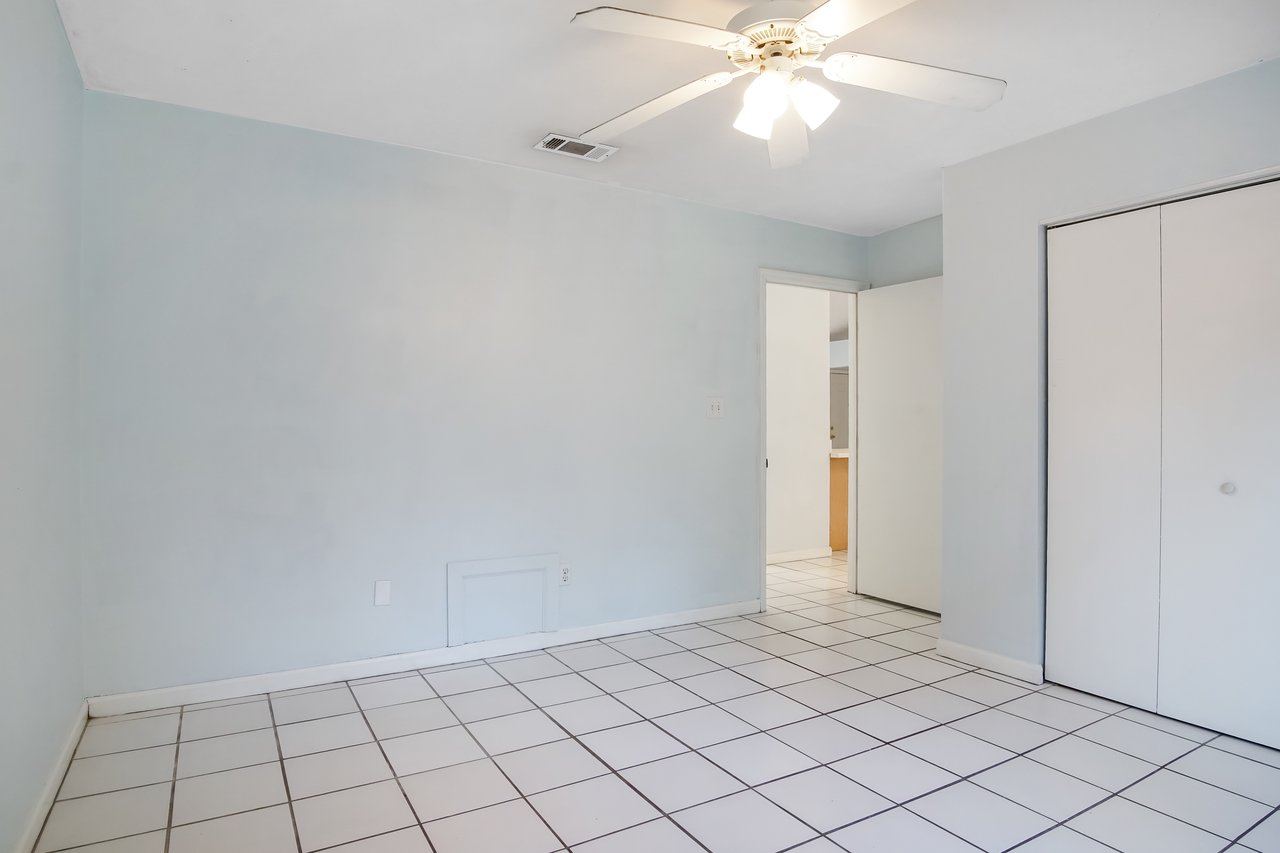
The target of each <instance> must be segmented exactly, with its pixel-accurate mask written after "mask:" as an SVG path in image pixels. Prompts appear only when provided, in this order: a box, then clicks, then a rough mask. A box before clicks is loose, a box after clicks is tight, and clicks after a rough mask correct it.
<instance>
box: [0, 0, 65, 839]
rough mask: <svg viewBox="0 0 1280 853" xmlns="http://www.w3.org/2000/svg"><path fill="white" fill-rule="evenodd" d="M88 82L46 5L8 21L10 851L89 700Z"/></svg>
mask: <svg viewBox="0 0 1280 853" xmlns="http://www.w3.org/2000/svg"><path fill="white" fill-rule="evenodd" d="M80 99H81V86H80V76H79V73H78V72H77V71H76V66H75V62H74V61H73V60H72V57H71V50H70V48H69V47H68V45H67V41H66V36H65V35H64V34H63V31H62V25H61V23H60V22H59V20H58V13H57V9H56V7H55V6H54V4H53V3H52V2H51V0H50V1H49V2H44V0H10V2H6V3H5V4H4V6H3V9H2V10H0V685H3V687H2V688H0V693H3V699H2V700H0V850H11V849H13V847H14V845H15V844H17V842H18V839H19V837H20V835H21V833H22V832H23V830H24V829H25V828H26V825H27V820H28V818H29V817H30V813H31V809H32V807H33V805H34V804H35V802H36V800H37V798H38V796H39V794H40V791H41V789H42V788H43V786H44V784H45V782H46V781H47V780H48V778H49V774H50V771H51V769H52V767H53V764H54V761H55V760H56V758H57V756H58V752H59V750H60V749H61V747H62V745H63V743H64V742H65V740H66V738H67V736H68V734H69V733H70V731H71V724H72V721H73V720H74V718H75V715H76V712H77V709H78V708H79V705H80V700H81V699H82V698H83V697H84V691H83V689H82V684H83V681H82V671H81V651H80V584H79V580H78V575H77V572H76V560H75V558H76V555H75V535H74V529H75V495H76V491H75V485H76V481H75V476H76V453H75V445H76V438H75V429H76V403H75V391H76V343H75V330H76V329H75V322H76V320H75V314H76V278H77V275H78V270H79V266H78V257H79V251H78V245H79V240H80V236H79V235H80V230H79V228H80V225H79V223H80V193H79V179H80Z"/></svg>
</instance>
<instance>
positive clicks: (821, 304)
mask: <svg viewBox="0 0 1280 853" xmlns="http://www.w3.org/2000/svg"><path fill="white" fill-rule="evenodd" d="M761 291H762V293H761V300H762V311H761V316H762V324H761V325H762V329H761V335H762V336H761V341H762V353H761V355H762V365H761V382H762V398H763V400H764V412H763V413H762V418H761V460H760V464H761V478H762V482H761V493H762V496H763V498H764V500H763V501H762V503H763V505H764V506H763V512H762V519H761V521H762V524H761V530H762V534H763V535H762V540H763V541H762V543H761V552H762V554H761V591H762V601H761V603H762V605H765V604H772V603H773V600H772V599H768V600H767V601H766V598H767V597H768V596H769V595H771V594H772V595H778V594H783V595H785V594H786V588H787V578H785V577H782V576H777V577H774V576H772V575H771V571H772V572H774V573H776V572H777V571H778V570H779V567H781V569H782V570H783V574H786V573H788V572H806V573H808V574H809V575H813V576H812V577H808V576H807V577H804V578H795V579H794V580H795V581H796V582H797V583H802V584H804V585H806V586H807V589H805V590H802V591H803V592H804V593H805V597H806V599H808V600H809V601H812V600H813V599H812V597H811V596H810V595H809V593H810V592H813V591H814V590H813V587H815V586H816V587H817V588H818V589H819V590H823V591H829V592H830V593H831V595H832V596H834V595H836V593H837V591H839V593H841V594H845V593H852V594H857V595H859V596H861V595H865V596H871V597H875V598H879V599H882V600H884V601H887V602H892V603H894V604H897V605H900V606H908V607H913V608H916V609H919V610H923V611H929V612H931V613H938V612H940V610H941V526H942V520H941V488H942V459H941V451H942V352H941V341H942V324H941V302H942V281H941V279H940V278H938V279H927V280H922V281H918V282H907V283H903V284H898V285H893V286H889V287H883V288H877V289H875V290H874V291H873V290H870V289H865V288H864V287H863V286H862V285H860V284H859V283H858V282H854V281H846V280H840V279H828V278H821V277H814V276H799V275H793V274H788V273H779V272H772V271H766V272H765V273H763V274H762V276H761ZM779 581H782V585H781V586H780V585H779ZM797 590H800V587H797ZM831 615H833V616H834V615H836V614H831Z"/></svg>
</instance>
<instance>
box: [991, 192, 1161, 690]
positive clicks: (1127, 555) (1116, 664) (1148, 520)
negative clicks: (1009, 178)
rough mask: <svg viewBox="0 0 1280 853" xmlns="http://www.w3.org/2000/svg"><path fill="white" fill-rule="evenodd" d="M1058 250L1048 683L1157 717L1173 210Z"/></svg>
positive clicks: (1062, 231)
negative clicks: (1163, 410) (1165, 254)
mask: <svg viewBox="0 0 1280 853" xmlns="http://www.w3.org/2000/svg"><path fill="white" fill-rule="evenodd" d="M1048 241H1049V242H1048V262H1049V306H1048V320H1049V330H1048V340H1049V470H1048V534H1047V537H1048V538H1047V548H1048V554H1047V566H1048V568H1047V572H1048V576H1047V579H1046V612H1045V677H1046V678H1048V679H1049V680H1051V681H1055V682H1058V683H1060V684H1066V685H1069V686H1071V687H1076V688H1078V689H1080V690H1084V691H1087V692H1089V693H1096V694H1098V695H1101V696H1108V697H1111V698H1113V699H1118V700H1120V701H1122V702H1126V703H1128V704H1131V705H1136V706H1138V707H1140V708H1147V709H1154V708H1155V706H1156V654H1157V644H1158V637H1159V600H1160V586H1159V584H1160V211H1159V210H1158V209H1155V208H1151V209H1147V210H1138V211H1134V212H1132V213H1126V214H1123V215H1120V216H1109V217H1106V218H1103V219H1095V220H1091V221H1089V222H1081V223H1079V224H1076V225H1068V226H1064V227H1062V228H1055V229H1053V230H1051V231H1050V232H1049V237H1048ZM975 499H978V500H980V499H981V496H975Z"/></svg>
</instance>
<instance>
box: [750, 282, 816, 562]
mask: <svg viewBox="0 0 1280 853" xmlns="http://www.w3.org/2000/svg"><path fill="white" fill-rule="evenodd" d="M830 331H831V295H830V294H829V293H828V292H827V291H825V290H818V289H816V288H812V287H793V286H791V285H785V284H772V283H770V284H768V285H766V286H765V458H766V459H767V460H768V464H769V468H768V470H767V472H766V476H765V489H766V494H765V506H766V509H767V512H766V516H765V550H766V553H767V558H768V561H769V562H771V563H773V562H781V561H784V560H800V559H804V558H806V557H819V556H823V555H829V554H830V553H831V505H830V500H831V486H830V483H831V462H830V457H831V438H830V428H831V417H830V416H831V412H830V408H829V406H830V404H829V401H828V399H827V398H828V396H829V395H830V381H831V368H830V359H831V351H830V347H829V345H828V343H829V340H830Z"/></svg>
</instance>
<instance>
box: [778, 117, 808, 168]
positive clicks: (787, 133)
mask: <svg viewBox="0 0 1280 853" xmlns="http://www.w3.org/2000/svg"><path fill="white" fill-rule="evenodd" d="M808 156H809V130H808V128H806V127H805V125H804V119H802V118H800V114H799V113H797V112H796V111H795V110H794V109H792V108H790V107H788V108H787V111H786V112H784V113H783V114H782V115H780V116H778V118H777V119H776V120H775V121H774V123H773V134H772V135H771V136H770V137H769V165H770V166H772V167H773V168H775V169H786V168H789V167H791V166H798V165H799V164H801V163H803V162H804V159H805V158H806V157H808Z"/></svg>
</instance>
